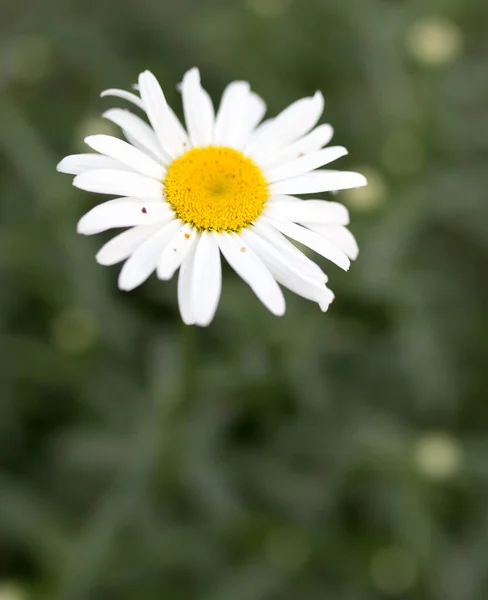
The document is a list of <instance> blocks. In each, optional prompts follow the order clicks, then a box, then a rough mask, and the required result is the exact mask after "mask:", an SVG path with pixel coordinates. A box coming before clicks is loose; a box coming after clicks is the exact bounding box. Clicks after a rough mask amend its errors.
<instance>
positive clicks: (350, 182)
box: [270, 170, 368, 194]
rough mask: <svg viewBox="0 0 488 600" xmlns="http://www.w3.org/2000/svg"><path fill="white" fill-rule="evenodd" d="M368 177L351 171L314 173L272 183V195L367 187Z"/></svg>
mask: <svg viewBox="0 0 488 600" xmlns="http://www.w3.org/2000/svg"><path fill="white" fill-rule="evenodd" d="M367 183H368V182H367V181H366V177H364V175H361V174H360V173H352V172H349V171H327V170H323V171H313V172H312V173H307V174H306V175H302V176H301V177H294V178H292V179H285V180H283V181H279V182H278V183H272V184H271V186H270V191H271V193H272V194H314V193H316V192H330V191H333V190H348V189H350V188H356V187H362V186H363V185H367Z"/></svg>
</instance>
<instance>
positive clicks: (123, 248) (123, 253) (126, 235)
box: [95, 223, 161, 266]
mask: <svg viewBox="0 0 488 600" xmlns="http://www.w3.org/2000/svg"><path fill="white" fill-rule="evenodd" d="M160 227H161V224H160V223H156V224H154V225H138V226H137V227H131V228H130V229H127V231H123V232H122V233H119V235H116V236H115V237H113V238H112V239H111V240H109V241H108V242H107V243H106V244H104V245H103V246H102V247H101V248H100V250H99V251H98V252H97V255H96V256H95V258H96V260H97V262H98V263H99V264H101V265H105V266H109V265H115V264H117V263H119V262H121V261H123V260H125V259H126V258H128V257H129V256H130V255H131V254H132V253H133V252H134V250H135V249H136V248H137V247H138V246H140V245H141V244H142V242H144V241H145V240H147V239H148V238H149V237H150V236H151V235H152V234H153V233H156V231H158V229H159V228H160Z"/></svg>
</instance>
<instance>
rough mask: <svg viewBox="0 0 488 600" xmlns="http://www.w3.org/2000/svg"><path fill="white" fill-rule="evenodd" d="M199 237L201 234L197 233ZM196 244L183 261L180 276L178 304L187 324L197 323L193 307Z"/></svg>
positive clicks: (182, 317)
mask: <svg viewBox="0 0 488 600" xmlns="http://www.w3.org/2000/svg"><path fill="white" fill-rule="evenodd" d="M197 235H198V237H199V236H200V234H197ZM195 248H196V244H194V245H193V247H192V248H191V249H190V251H189V252H188V254H187V255H186V257H185V258H184V260H183V262H182V263H181V267H180V273H179V276H178V306H179V309H180V314H181V319H182V320H183V323H185V325H194V324H195V311H194V308H193V295H192V282H193V270H194V262H195Z"/></svg>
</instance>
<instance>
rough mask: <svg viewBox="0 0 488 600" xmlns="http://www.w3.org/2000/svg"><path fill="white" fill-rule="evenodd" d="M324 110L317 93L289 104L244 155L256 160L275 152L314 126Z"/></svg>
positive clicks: (322, 101) (320, 96)
mask: <svg viewBox="0 0 488 600" xmlns="http://www.w3.org/2000/svg"><path fill="white" fill-rule="evenodd" d="M323 109H324V98H323V96H322V94H321V93H320V92H317V93H316V94H315V95H314V96H313V97H311V98H302V99H301V100H298V101H297V102H294V103H293V104H291V105H290V106H289V107H288V108H286V109H285V110H284V111H283V112H282V113H280V114H279V115H278V116H277V117H276V118H275V119H273V121H272V122H271V123H270V125H269V127H266V128H265V129H263V131H262V132H261V134H260V135H258V136H256V137H253V140H252V141H251V142H250V144H249V145H248V146H247V147H246V149H245V150H246V154H248V155H249V156H251V157H252V158H254V159H255V160H257V161H258V162H259V161H260V160H266V157H267V156H269V155H270V154H272V153H275V152H277V151H278V150H280V149H281V148H283V147H284V146H286V145H287V144H289V143H291V142H293V141H295V140H296V139H297V138H299V137H301V136H302V135H305V134H306V133H308V132H309V131H310V129H312V127H314V126H315V124H316V123H317V121H318V120H319V118H320V115H321V114H322V111H323Z"/></svg>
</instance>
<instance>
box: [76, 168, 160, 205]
mask: <svg viewBox="0 0 488 600" xmlns="http://www.w3.org/2000/svg"><path fill="white" fill-rule="evenodd" d="M73 185H74V186H75V187H77V188H80V190H86V191H87V192H96V193H98V194H115V195H119V196H136V197H139V198H154V199H158V198H161V199H162V198H163V190H162V185H161V182H160V181H156V180H155V179H149V178H148V177H144V176H143V175H139V174H138V173H131V172H129V171H115V170H111V169H110V170H109V169H98V170H96V171H87V172H86V173H81V175H77V176H76V177H75V178H74V179H73Z"/></svg>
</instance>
